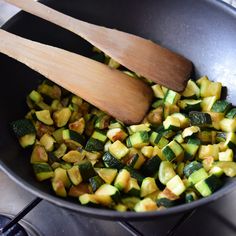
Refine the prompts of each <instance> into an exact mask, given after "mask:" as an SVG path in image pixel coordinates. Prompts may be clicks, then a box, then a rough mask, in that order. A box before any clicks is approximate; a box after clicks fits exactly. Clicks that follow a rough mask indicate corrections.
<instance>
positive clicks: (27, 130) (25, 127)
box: [10, 119, 36, 138]
mask: <svg viewBox="0 0 236 236" xmlns="http://www.w3.org/2000/svg"><path fill="white" fill-rule="evenodd" d="M10 125H11V128H12V130H13V132H14V134H15V135H16V136H17V137H18V138H20V137H23V136H25V135H27V134H35V133H36V131H35V127H34V125H33V124H32V122H31V121H30V120H28V119H21V120H16V121H12V122H11V124H10Z"/></svg>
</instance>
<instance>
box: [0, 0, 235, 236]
mask: <svg viewBox="0 0 236 236" xmlns="http://www.w3.org/2000/svg"><path fill="white" fill-rule="evenodd" d="M225 2H228V3H230V4H232V5H233V6H235V7H236V0H225ZM16 12H18V9H17V8H15V7H12V6H10V5H8V4H5V3H4V2H3V0H0V26H1V24H3V23H4V22H5V21H6V20H8V19H9V18H10V17H11V16H12V15H14V14H15V13H16ZM35 199H36V197H35V196H34V195H32V194H31V193H29V192H27V191H25V190H24V189H22V188H20V187H19V186H17V185H16V184H15V183H14V182H13V181H12V180H11V179H10V178H9V177H8V176H7V175H6V174H4V173H3V172H1V170H0V215H5V216H7V217H9V218H13V217H14V216H16V215H17V214H18V213H19V212H20V211H21V210H22V209H23V208H24V207H25V206H27V205H28V204H29V203H30V202H32V201H35ZM36 200H37V199H36ZM181 222H182V224H181ZM183 222H184V223H183ZM20 224H21V225H22V226H23V227H24V228H25V230H26V231H27V232H28V234H29V235H31V236H64V235H67V236H71V235H79V236H87V235H89V234H90V235H93V236H96V235H99V236H101V235H102V236H116V235H117V236H118V235H119V236H120V235H122V236H130V235H145V236H146V235H147V236H152V235H153V236H163V235H167V234H168V232H169V234H168V235H176V236H178V235H181V236H184V235H191V236H195V235H196V236H197V235H201V236H209V235H214V236H222V235H224V236H231V235H232V236H234V235H236V190H235V191H233V192H232V193H231V194H229V195H227V196H225V197H223V198H221V199H219V200H217V201H215V202H214V203H211V204H209V205H207V206H203V207H201V208H199V209H197V210H195V211H194V212H191V213H190V214H189V215H186V214H185V215H176V216H171V217H165V218H160V219H156V220H151V219H150V220H149V221H146V222H127V224H128V225H127V224H126V225H124V223H123V224H121V223H120V222H114V221H105V220H100V219H95V218H91V217H87V216H84V215H81V214H78V213H74V212H71V211H68V210H65V209H62V208H60V207H57V206H55V205H53V204H52V203H49V202H47V201H44V200H43V201H41V202H40V203H39V204H38V205H37V206H35V207H34V208H33V209H32V210H31V211H30V212H29V213H28V214H27V215H26V216H25V217H24V218H23V219H22V220H21V221H20ZM124 226H125V227H124ZM0 228H1V227H0ZM171 229H173V230H172V231H171V232H170V230H171ZM134 230H136V232H135V231H134ZM138 232H139V233H138ZM0 235H1V233H0ZM5 235H6V234H5ZM5 235H4V236H5ZM11 236H12V235H11Z"/></svg>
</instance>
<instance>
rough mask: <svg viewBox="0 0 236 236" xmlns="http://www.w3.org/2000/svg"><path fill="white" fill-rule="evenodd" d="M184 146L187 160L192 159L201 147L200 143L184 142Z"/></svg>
mask: <svg viewBox="0 0 236 236" xmlns="http://www.w3.org/2000/svg"><path fill="white" fill-rule="evenodd" d="M181 145H182V147H183V148H184V158H185V160H192V159H193V158H194V157H195V156H196V154H197V151H198V149H199V145H195V144H191V143H182V144H181Z"/></svg>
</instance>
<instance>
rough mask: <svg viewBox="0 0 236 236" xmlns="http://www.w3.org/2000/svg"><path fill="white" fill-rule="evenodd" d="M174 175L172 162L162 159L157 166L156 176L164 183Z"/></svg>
mask: <svg viewBox="0 0 236 236" xmlns="http://www.w3.org/2000/svg"><path fill="white" fill-rule="evenodd" d="M175 175H176V173H175V171H174V168H173V164H172V163H170V162H169V161H162V162H161V164H160V167H159V172H158V177H159V180H160V182H161V183H162V184H164V185H166V184H167V182H168V181H169V180H170V179H172V178H173V177H174V176H175Z"/></svg>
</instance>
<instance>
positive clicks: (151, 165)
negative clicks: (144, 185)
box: [141, 156, 161, 176]
mask: <svg viewBox="0 0 236 236" xmlns="http://www.w3.org/2000/svg"><path fill="white" fill-rule="evenodd" d="M160 164H161V159H160V158H159V157H158V156H153V157H152V158H150V159H148V160H147V161H146V162H145V163H144V164H143V165H142V167H141V172H142V173H143V174H144V175H145V176H154V175H155V174H156V173H157V171H158V169H159V166H160Z"/></svg>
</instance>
